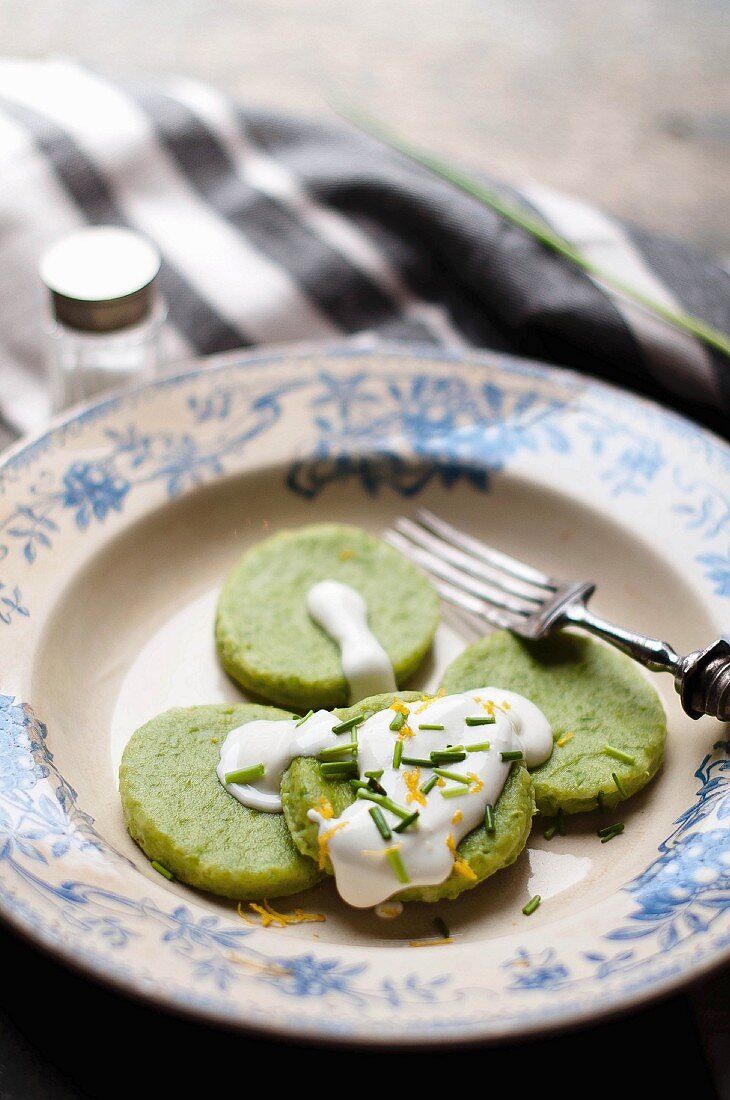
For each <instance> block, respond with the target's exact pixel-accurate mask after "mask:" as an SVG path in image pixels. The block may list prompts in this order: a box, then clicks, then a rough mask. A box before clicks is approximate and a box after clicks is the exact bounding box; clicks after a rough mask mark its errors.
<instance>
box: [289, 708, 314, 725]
mask: <svg viewBox="0 0 730 1100" xmlns="http://www.w3.org/2000/svg"><path fill="white" fill-rule="evenodd" d="M313 714H314V711H313V710H308V711H307V713H306V714H305V715H303V717H301V718H300V719H299V721H298V722H297V723H296V724H295V726H294V729H297V728H298V727H299V726H303V725H304V723H305V722H306V720H307V718H311V717H312V715H313Z"/></svg>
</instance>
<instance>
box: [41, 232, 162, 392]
mask: <svg viewBox="0 0 730 1100" xmlns="http://www.w3.org/2000/svg"><path fill="white" fill-rule="evenodd" d="M161 259H162V258H161V256H160V253H159V251H158V250H157V248H156V247H155V246H154V245H153V244H152V243H151V241H149V240H147V238H146V237H143V236H142V235H141V234H139V233H135V232H134V231H133V230H131V229H122V228H119V227H117V226H90V227H88V228H86V229H81V230H78V232H75V233H71V234H69V235H68V236H66V237H63V238H62V240H60V241H58V242H57V243H56V244H54V245H52V246H51V248H49V249H48V251H47V252H46V253H45V254H44V255H43V257H42V258H41V263H40V274H41V279H42V280H43V282H44V283H45V285H46V287H47V288H48V290H49V291H50V298H51V308H52V311H53V322H52V325H51V328H50V369H51V385H52V391H53V392H52V403H53V411H54V412H59V411H60V410H61V409H65V408H66V407H67V406H68V405H73V404H75V403H76V402H77V401H84V400H88V399H89V398H92V397H95V396H96V395H97V394H100V393H102V392H104V391H106V390H109V389H115V388H118V387H122V386H128V385H139V384H141V383H143V382H147V381H149V380H150V379H152V378H154V376H155V374H156V373H157V368H158V365H159V354H160V335H161V330H162V326H163V324H164V321H165V312H166V311H165V309H164V306H163V305H162V303H161V302H160V301H159V299H158V298H157V295H156V293H155V279H156V277H157V274H158V272H159V270H160V264H161Z"/></svg>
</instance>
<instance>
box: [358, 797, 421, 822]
mask: <svg viewBox="0 0 730 1100" xmlns="http://www.w3.org/2000/svg"><path fill="white" fill-rule="evenodd" d="M357 797H358V798H364V799H366V800H367V801H368V802H376V803H377V804H378V806H382V807H383V809H384V810H390V812H391V813H392V814H395V816H396V817H399V818H401V820H404V819H405V818H407V817H410V816H411V811H410V810H405V809H404V808H403V807H402V806H399V805H398V803H397V802H394V801H393V799H392V798H388V796H387V795H386V794H375V792H374V791H364V790H359V791H358V792H357Z"/></svg>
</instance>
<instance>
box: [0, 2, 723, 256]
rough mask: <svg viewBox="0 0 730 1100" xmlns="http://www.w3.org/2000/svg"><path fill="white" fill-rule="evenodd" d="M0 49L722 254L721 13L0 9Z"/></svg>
mask: <svg viewBox="0 0 730 1100" xmlns="http://www.w3.org/2000/svg"><path fill="white" fill-rule="evenodd" d="M0 49H1V50H2V52H3V53H6V54H15V55H21V56H27V57H39V56H44V55H47V54H49V53H57V54H59V53H60V54H67V55H70V56H74V57H76V58H78V59H79V60H81V61H83V62H86V63H87V64H89V65H91V66H93V67H95V68H97V69H99V70H101V71H103V72H105V73H108V74H111V75H118V76H124V77H134V76H137V75H146V76H149V75H150V74H152V75H154V74H155V73H175V72H177V73H185V74H188V75H193V76H198V77H201V78H203V79H205V80H209V81H212V82H214V83H215V84H216V85H218V86H219V87H220V88H222V89H224V90H226V91H228V92H230V93H232V94H233V95H235V96H237V97H238V98H239V99H240V100H241V101H242V102H243V103H245V104H256V105H267V106H274V107H279V108H282V109H284V110H291V111H296V112H305V113H309V114H321V113H323V112H325V111H326V110H327V108H326V105H325V94H326V90H327V89H330V90H335V91H337V92H339V93H340V94H342V93H345V94H346V95H347V96H348V98H350V99H351V100H352V101H354V102H357V103H359V104H360V105H362V106H364V107H366V108H368V109H369V110H370V111H371V112H372V113H374V114H376V115H378V116H381V117H384V118H387V119H388V120H389V121H390V122H391V124H392V125H394V126H395V127H396V128H397V129H399V130H400V131H401V132H402V133H404V134H407V135H410V137H411V138H413V139H417V140H419V141H421V142H423V143H424V144H427V145H430V146H432V147H433V148H434V149H439V150H441V151H442V152H443V153H447V154H450V155H451V156H453V157H457V158H459V159H460V160H462V161H463V162H465V163H471V164H472V165H474V166H475V167H479V168H482V169H484V170H487V171H489V172H491V173H493V174H495V175H499V176H502V177H504V178H505V179H508V180H513V181H519V180H522V179H524V178H530V177H531V178H536V179H539V180H541V181H542V182H543V183H545V184H551V185H553V186H556V187H561V188H564V189H566V190H570V191H573V192H575V193H576V194H579V195H582V196H584V197H586V198H591V199H594V200H595V201H597V202H599V203H602V204H604V205H605V206H606V207H607V208H608V209H609V210H611V211H613V212H614V213H615V214H617V215H620V216H621V217H625V218H628V219H631V220H634V221H637V222H641V223H643V224H644V225H646V226H647V227H648V228H653V229H657V230H660V231H663V232H665V233H668V234H671V235H674V236H677V237H681V238H683V239H684V240H686V241H689V242H692V243H694V244H696V245H699V246H700V247H703V248H705V249H708V250H710V251H713V252H715V253H716V254H719V255H722V256H723V257H725V258H726V259H727V258H730V219H728V217H727V213H728V209H729V208H730V171H728V159H729V156H728V154H729V153H730V84H729V83H728V57H729V56H730V19H728V6H727V0H612V2H611V3H606V2H605V0H549V2H548V0H519V2H518V3H515V2H514V0H367V2H365V3H363V2H362V0H152V2H150V0H124V2H123V3H122V2H121V0H32V2H31V0H2V3H1V4H0Z"/></svg>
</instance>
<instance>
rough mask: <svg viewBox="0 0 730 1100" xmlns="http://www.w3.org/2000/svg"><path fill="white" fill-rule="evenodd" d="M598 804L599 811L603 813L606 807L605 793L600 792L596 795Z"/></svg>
mask: <svg viewBox="0 0 730 1100" xmlns="http://www.w3.org/2000/svg"><path fill="white" fill-rule="evenodd" d="M596 802H597V803H598V809H599V810H601V811H603V810H604V809H605V808H606V807H605V806H604V805H603V791H599V792H598V794H597V795H596Z"/></svg>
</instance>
